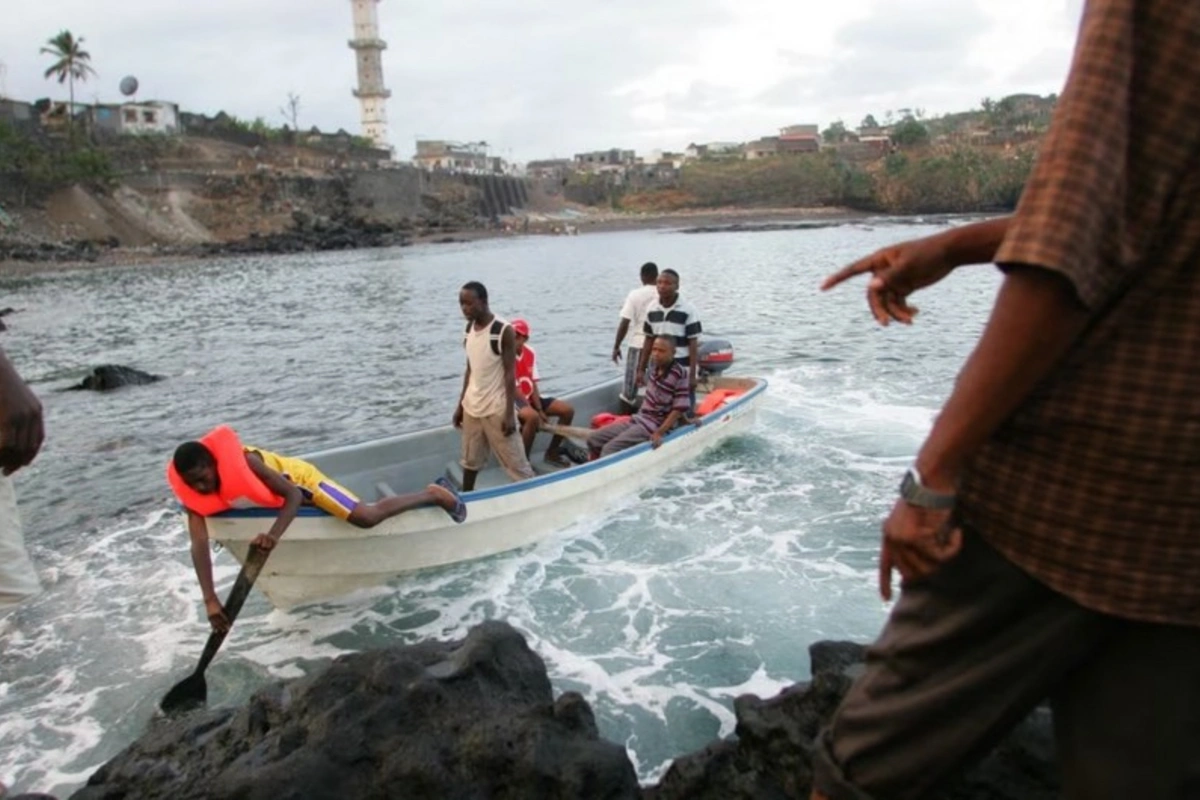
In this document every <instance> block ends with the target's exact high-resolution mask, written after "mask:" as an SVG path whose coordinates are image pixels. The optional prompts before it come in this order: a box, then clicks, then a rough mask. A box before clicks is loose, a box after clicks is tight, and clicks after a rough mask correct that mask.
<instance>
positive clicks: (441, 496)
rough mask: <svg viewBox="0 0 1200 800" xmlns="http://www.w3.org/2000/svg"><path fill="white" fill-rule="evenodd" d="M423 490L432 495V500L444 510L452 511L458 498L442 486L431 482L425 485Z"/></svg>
mask: <svg viewBox="0 0 1200 800" xmlns="http://www.w3.org/2000/svg"><path fill="white" fill-rule="evenodd" d="M425 491H427V492H429V493H430V494H431V495H433V502H434V503H436V504H437V505H439V506H441V508H442V509H444V510H445V511H453V510H454V507H455V506H456V505H458V498H457V497H455V496H454V493H453V492H451V491H450V490H449V489H447V488H446V487H444V486H438V485H437V484H436V483H431V484H429V485H428V486H426V487H425Z"/></svg>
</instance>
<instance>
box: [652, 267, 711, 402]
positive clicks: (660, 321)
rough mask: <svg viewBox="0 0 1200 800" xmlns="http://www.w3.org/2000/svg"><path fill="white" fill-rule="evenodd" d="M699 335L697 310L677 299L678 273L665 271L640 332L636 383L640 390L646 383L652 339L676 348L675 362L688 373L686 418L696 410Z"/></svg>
mask: <svg viewBox="0 0 1200 800" xmlns="http://www.w3.org/2000/svg"><path fill="white" fill-rule="evenodd" d="M700 331H701V328H700V317H699V316H697V315H696V310H695V309H694V308H692V306H691V305H690V304H689V303H687V302H685V301H684V300H683V298H681V297H680V296H679V273H678V272H676V271H675V270H673V269H664V270H663V271H662V272H660V273H659V274H658V299H657V300H655V301H654V302H653V303H651V304H650V308H649V310H647V312H646V325H645V327H644V328H643V330H642V332H643V333H644V334H645V335H646V341H645V343H644V344H643V345H642V354H641V361H640V362H639V364H638V371H637V380H638V385H639V386H641V385H642V384H644V383H645V381H646V365H647V363H648V362H649V361H650V351H651V348H652V347H653V346H654V341H655V339H656V338H659V337H661V338H665V339H668V340H669V341H670V342H671V344H672V345H673V346H674V347H675V361H676V362H677V363H678V364H680V366H682V367H684V368H685V369H686V371H687V377H688V402H689V404H690V406H689V411H688V414H689V415H690V414H691V411H692V409H695V407H696V370H697V369H698V368H699V367H700V356H699V352H698V351H699V345H700Z"/></svg>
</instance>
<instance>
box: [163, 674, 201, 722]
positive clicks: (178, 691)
mask: <svg viewBox="0 0 1200 800" xmlns="http://www.w3.org/2000/svg"><path fill="white" fill-rule="evenodd" d="M207 701H208V682H207V681H205V680H204V673H203V672H193V673H192V674H191V675H188V676H187V677H186V678H184V679H183V680H181V681H180V682H179V683H177V684H175V685H174V686H172V687H171V691H169V692H167V696H166V697H164V698H163V699H162V702H161V703H159V704H158V707H159V708H160V709H162V712H163V713H164V714H182V713H184V712H186V711H192V710H194V709H197V708H202V707H203V706H204V704H205V703H206V702H207Z"/></svg>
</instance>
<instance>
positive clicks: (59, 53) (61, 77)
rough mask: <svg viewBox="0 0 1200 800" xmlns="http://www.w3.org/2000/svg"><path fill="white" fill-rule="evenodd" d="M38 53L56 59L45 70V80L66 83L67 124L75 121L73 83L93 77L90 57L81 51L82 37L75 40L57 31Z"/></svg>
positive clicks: (63, 32) (67, 33)
mask: <svg viewBox="0 0 1200 800" xmlns="http://www.w3.org/2000/svg"><path fill="white" fill-rule="evenodd" d="M39 52H40V53H44V54H46V55H50V56H53V57H54V58H56V59H57V61H55V62H54V65H53V66H51V67H50V68H49V69H47V70H46V73H45V75H44V77H45V78H47V79H48V78H50V77H51V76H54V77H57V78H58V82H59V83H60V84H62V83H66V84H67V86H68V89H69V91H70V96H71V106H70V109H69V110H68V111H67V124H68V125H73V124H74V121H75V81H77V80H78V81H86V80H87V79H88V75H95V74H96V70H94V69H92V64H91V62H92V56H91V54H90V53H88V51H86V50H84V49H83V37H82V36H80V37H79V38H78V39H76V38H75V37H74V36H72V35H71V32H70V31H59V32H58V35H57V36H54V37H52V38H51V39H48V40H47V41H46V46H45V47H43V48H42V49H41V50H40V51H39Z"/></svg>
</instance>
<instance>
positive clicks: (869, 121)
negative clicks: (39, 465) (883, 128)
mask: <svg viewBox="0 0 1200 800" xmlns="http://www.w3.org/2000/svg"><path fill="white" fill-rule="evenodd" d="M858 127H860V128H878V127H879V123H878V122H876V121H875V115H874V114H867V115H866V116H865V117H863V121H862V122H860V123H859V125H858Z"/></svg>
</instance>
